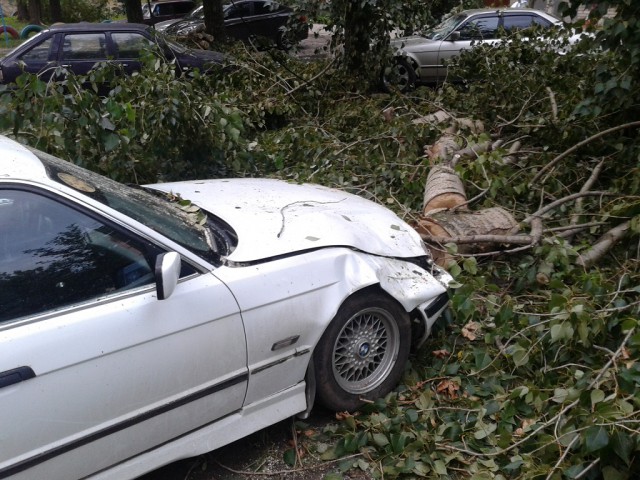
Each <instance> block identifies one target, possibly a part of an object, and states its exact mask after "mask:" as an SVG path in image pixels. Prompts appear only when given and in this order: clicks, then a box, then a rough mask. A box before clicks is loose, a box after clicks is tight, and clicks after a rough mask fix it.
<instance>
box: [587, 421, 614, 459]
mask: <svg viewBox="0 0 640 480" xmlns="http://www.w3.org/2000/svg"><path fill="white" fill-rule="evenodd" d="M608 444H609V434H608V433H607V429H606V428H604V427H602V426H593V427H589V428H587V429H586V430H585V432H584V448H585V451H586V452H587V453H591V452H595V451H596V450H600V449H602V448H604V447H606V446H607V445H608Z"/></svg>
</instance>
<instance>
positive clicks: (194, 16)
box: [184, 7, 204, 20]
mask: <svg viewBox="0 0 640 480" xmlns="http://www.w3.org/2000/svg"><path fill="white" fill-rule="evenodd" d="M184 20H204V8H203V7H198V8H196V9H195V10H191V12H190V13H189V14H188V15H186V16H185V17H184Z"/></svg>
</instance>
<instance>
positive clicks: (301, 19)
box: [298, 15, 307, 23]
mask: <svg viewBox="0 0 640 480" xmlns="http://www.w3.org/2000/svg"><path fill="white" fill-rule="evenodd" d="M298 21H299V22H300V23H307V17H306V16H304V15H300V16H299V17H298Z"/></svg>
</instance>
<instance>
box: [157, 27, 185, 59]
mask: <svg viewBox="0 0 640 480" xmlns="http://www.w3.org/2000/svg"><path fill="white" fill-rule="evenodd" d="M152 35H154V36H155V38H156V41H157V42H158V44H159V45H161V46H163V47H164V46H167V47H169V49H171V51H172V52H174V53H189V49H188V48H187V47H185V46H184V45H181V44H179V43H178V42H174V41H173V40H171V39H170V38H169V37H167V36H166V35H165V34H164V33H163V32H160V31H158V30H153V32H152Z"/></svg>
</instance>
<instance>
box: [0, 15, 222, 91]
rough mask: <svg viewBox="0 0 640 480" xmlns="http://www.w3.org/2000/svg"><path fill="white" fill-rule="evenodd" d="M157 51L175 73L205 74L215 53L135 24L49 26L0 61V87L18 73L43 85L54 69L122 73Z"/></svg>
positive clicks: (217, 55) (215, 62)
mask: <svg viewBox="0 0 640 480" xmlns="http://www.w3.org/2000/svg"><path fill="white" fill-rule="evenodd" d="M149 48H152V49H153V48H156V49H158V51H159V53H161V54H162V55H163V56H164V57H166V58H167V60H175V63H176V66H177V68H178V69H179V71H180V72H187V71H190V70H193V69H196V68H197V69H199V70H200V71H202V72H206V71H208V70H209V69H211V68H213V67H216V66H219V65H220V64H221V63H222V62H223V60H224V56H223V55H222V54H221V53H218V52H212V51H207V50H192V49H188V48H185V47H184V46H182V45H180V44H178V43H176V42H173V41H172V40H169V39H167V38H165V37H164V36H163V35H162V34H160V33H157V32H155V31H154V30H153V27H150V26H148V25H143V24H135V23H68V24H61V25H53V26H51V27H49V28H48V29H46V30H43V31H41V32H40V33H38V34H37V35H35V36H33V37H31V38H30V39H29V40H27V41H26V42H24V43H23V44H22V45H20V46H18V47H17V48H15V49H14V50H12V51H11V52H9V53H8V54H7V55H6V56H5V57H4V58H2V59H0V83H11V82H15V80H16V78H17V77H18V76H19V75H20V74H22V73H23V72H29V73H33V74H37V75H39V76H40V78H41V79H42V80H44V81H48V80H49V79H50V78H51V77H52V75H54V73H55V72H56V71H58V72H59V70H58V69H59V67H64V68H65V69H67V70H69V71H72V72H73V73H76V74H86V73H87V72H89V71H90V70H91V69H92V68H93V67H94V66H95V65H96V64H97V63H98V62H106V61H109V62H113V63H115V64H118V65H120V66H121V67H122V69H123V71H124V72H125V73H132V72H134V71H137V70H140V69H141V68H142V58H141V57H142V55H143V52H144V51H145V50H148V49H149Z"/></svg>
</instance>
